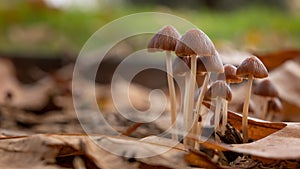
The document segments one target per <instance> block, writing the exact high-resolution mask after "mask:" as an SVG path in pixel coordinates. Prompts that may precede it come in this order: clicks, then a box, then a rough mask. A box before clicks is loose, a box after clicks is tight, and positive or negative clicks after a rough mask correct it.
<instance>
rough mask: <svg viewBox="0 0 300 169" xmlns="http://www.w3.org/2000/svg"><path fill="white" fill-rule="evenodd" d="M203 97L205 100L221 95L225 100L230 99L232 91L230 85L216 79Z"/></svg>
mask: <svg viewBox="0 0 300 169" xmlns="http://www.w3.org/2000/svg"><path fill="white" fill-rule="evenodd" d="M204 97H205V99H207V100H212V99H215V98H217V97H221V98H223V99H225V100H227V101H231V99H232V92H231V89H230V87H229V86H228V85H227V84H226V83H225V82H224V81H221V80H217V81H215V82H214V83H213V84H212V85H211V86H210V87H209V89H208V90H207V92H206V93H205V96H204Z"/></svg>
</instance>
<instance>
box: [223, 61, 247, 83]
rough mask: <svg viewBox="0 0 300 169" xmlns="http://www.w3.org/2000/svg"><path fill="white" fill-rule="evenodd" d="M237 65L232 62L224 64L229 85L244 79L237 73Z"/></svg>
mask: <svg viewBox="0 0 300 169" xmlns="http://www.w3.org/2000/svg"><path fill="white" fill-rule="evenodd" d="M236 69H237V68H236V67H235V66H234V65H231V64H226V65H224V75H225V80H226V83H227V84H228V85H230V84H231V83H241V82H242V81H243V79H242V78H241V77H239V76H237V75H236Z"/></svg>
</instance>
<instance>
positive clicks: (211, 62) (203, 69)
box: [193, 51, 224, 134]
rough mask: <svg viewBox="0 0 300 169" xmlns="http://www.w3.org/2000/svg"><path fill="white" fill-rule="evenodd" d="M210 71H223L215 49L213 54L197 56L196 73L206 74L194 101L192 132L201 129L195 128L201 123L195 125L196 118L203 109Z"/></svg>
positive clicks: (195, 132)
mask: <svg viewBox="0 0 300 169" xmlns="http://www.w3.org/2000/svg"><path fill="white" fill-rule="evenodd" d="M211 72H217V73H222V72H224V69H223V65H222V62H221V61H220V58H219V55H218V52H217V51H214V55H212V56H202V57H199V58H197V74H199V75H202V74H203V75H205V74H206V76H205V78H204V82H203V84H202V89H201V91H200V94H199V96H198V100H197V103H196V115H195V119H194V123H193V133H194V134H197V130H200V131H201V129H197V126H198V127H199V126H201V125H197V121H196V119H198V118H199V117H200V116H202V114H201V112H204V111H203V110H202V109H203V108H202V102H203V99H204V96H205V93H206V91H207V86H208V82H209V79H210V74H211ZM200 134H201V133H200Z"/></svg>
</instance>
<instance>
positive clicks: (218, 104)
mask: <svg viewBox="0 0 300 169" xmlns="http://www.w3.org/2000/svg"><path fill="white" fill-rule="evenodd" d="M216 102H217V103H216V104H217V105H216V111H215V140H217V130H218V128H219V123H220V113H221V105H222V98H221V97H217V100H216Z"/></svg>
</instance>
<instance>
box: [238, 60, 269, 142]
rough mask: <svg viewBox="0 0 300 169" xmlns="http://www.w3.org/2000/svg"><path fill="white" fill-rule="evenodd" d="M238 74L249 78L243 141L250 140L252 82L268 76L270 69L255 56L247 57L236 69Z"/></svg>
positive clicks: (243, 123)
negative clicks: (249, 118) (249, 122)
mask: <svg viewBox="0 0 300 169" xmlns="http://www.w3.org/2000/svg"><path fill="white" fill-rule="evenodd" d="M236 75H237V76H240V77H243V78H246V79H248V83H247V93H246V96H245V101H244V106H243V118H242V131H243V141H244V143H247V142H248V109H249V102H250V97H251V89H252V82H253V79H254V78H265V77H268V71H267V68H266V67H265V65H264V64H263V63H262V62H261V61H260V60H259V59H258V58H257V57H255V56H251V57H249V58H246V59H245V60H244V61H243V62H242V63H241V64H240V65H239V66H238V67H237V70H236Z"/></svg>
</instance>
